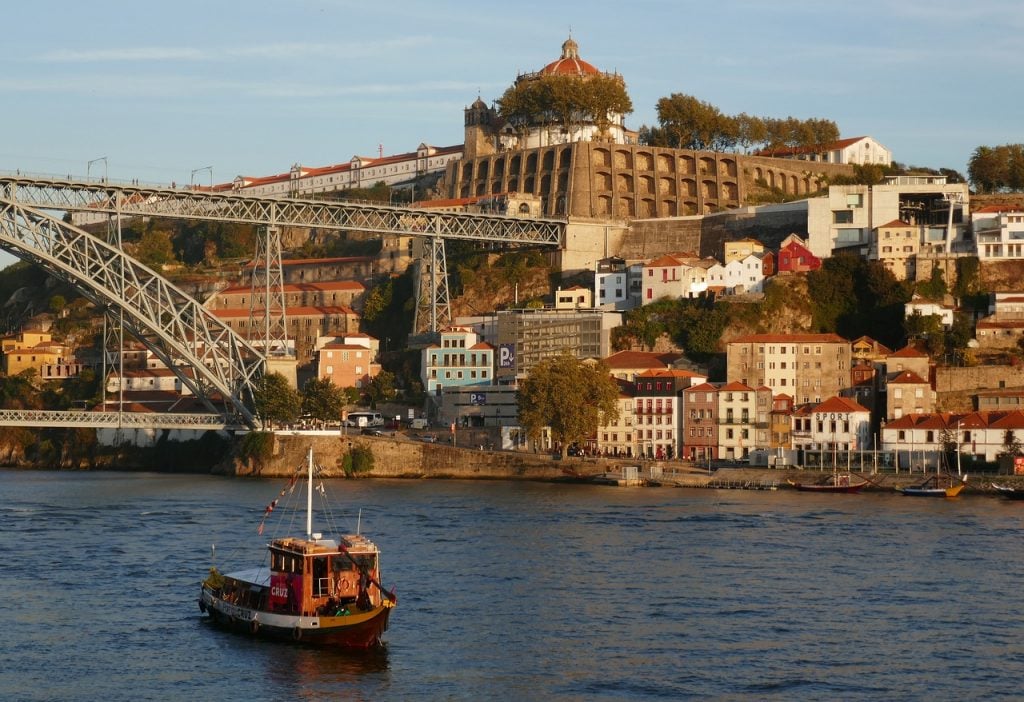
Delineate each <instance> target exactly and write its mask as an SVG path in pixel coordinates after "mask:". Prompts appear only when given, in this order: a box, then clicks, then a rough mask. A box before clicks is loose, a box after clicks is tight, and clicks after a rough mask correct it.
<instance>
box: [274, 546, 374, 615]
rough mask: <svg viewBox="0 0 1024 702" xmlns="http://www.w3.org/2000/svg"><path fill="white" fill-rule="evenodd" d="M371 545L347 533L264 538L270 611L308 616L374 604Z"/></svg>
mask: <svg viewBox="0 0 1024 702" xmlns="http://www.w3.org/2000/svg"><path fill="white" fill-rule="evenodd" d="M378 556H379V552H378V550H377V547H376V546H375V545H374V544H373V543H372V542H371V541H370V540H369V539H367V538H366V537H364V536H360V535H356V534H350V535H346V536H343V537H341V544H340V546H339V544H338V542H337V541H335V540H334V539H324V538H322V537H321V536H320V534H313V538H312V539H296V538H285V539H275V540H274V541H273V542H271V544H270V597H269V600H268V603H267V605H268V606H267V608H266V609H268V610H269V611H271V612H280V613H282V614H298V615H302V616H314V615H317V614H335V613H336V612H340V611H344V610H346V609H359V610H366V609H370V608H371V607H373V606H376V605H378V604H380V599H381V593H380V591H379V589H378V588H376V587H371V584H372V583H374V582H380V580H379V578H380V574H379V571H378V562H377V561H378Z"/></svg>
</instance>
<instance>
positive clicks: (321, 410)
mask: <svg viewBox="0 0 1024 702" xmlns="http://www.w3.org/2000/svg"><path fill="white" fill-rule="evenodd" d="M344 407H345V399H344V394H343V393H342V391H341V388H339V387H338V386H337V385H335V384H334V383H332V382H331V381H330V380H327V379H326V378H310V379H309V380H307V381H306V384H305V385H303V386H302V411H303V412H304V413H305V414H308V415H309V416H310V417H311V418H312V419H313V420H315V421H317V422H332V421H340V420H341V411H342V409H344Z"/></svg>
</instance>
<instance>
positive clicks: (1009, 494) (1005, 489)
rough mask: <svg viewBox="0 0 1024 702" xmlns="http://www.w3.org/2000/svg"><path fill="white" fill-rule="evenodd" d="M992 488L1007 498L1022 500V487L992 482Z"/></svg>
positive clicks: (1023, 489) (1023, 491)
mask: <svg viewBox="0 0 1024 702" xmlns="http://www.w3.org/2000/svg"><path fill="white" fill-rule="evenodd" d="M992 489H993V490H995V491H996V492H998V493H999V494H1000V495H1002V496H1003V497H1005V498H1006V499H1008V500H1024V488H1019V487H1011V486H1009V485H997V484H996V483H992Z"/></svg>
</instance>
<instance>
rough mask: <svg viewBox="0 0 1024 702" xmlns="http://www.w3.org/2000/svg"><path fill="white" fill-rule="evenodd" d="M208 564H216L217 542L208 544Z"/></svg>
mask: <svg viewBox="0 0 1024 702" xmlns="http://www.w3.org/2000/svg"><path fill="white" fill-rule="evenodd" d="M210 565H217V544H210Z"/></svg>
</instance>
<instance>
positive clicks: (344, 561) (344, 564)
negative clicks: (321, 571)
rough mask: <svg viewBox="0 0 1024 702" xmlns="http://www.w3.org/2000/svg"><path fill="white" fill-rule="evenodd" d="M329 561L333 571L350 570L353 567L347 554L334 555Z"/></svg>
mask: <svg viewBox="0 0 1024 702" xmlns="http://www.w3.org/2000/svg"><path fill="white" fill-rule="evenodd" d="M331 561H332V566H331V567H332V568H333V569H334V572H335V573H340V572H341V571H343V570H352V569H353V567H354V566H353V565H352V561H350V560H349V558H348V556H335V557H334V558H332V559H331Z"/></svg>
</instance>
